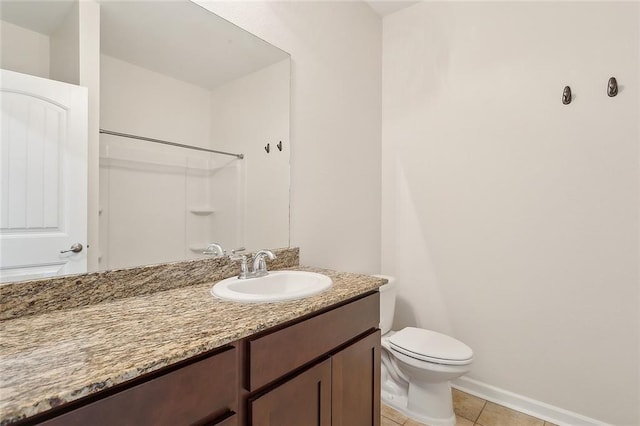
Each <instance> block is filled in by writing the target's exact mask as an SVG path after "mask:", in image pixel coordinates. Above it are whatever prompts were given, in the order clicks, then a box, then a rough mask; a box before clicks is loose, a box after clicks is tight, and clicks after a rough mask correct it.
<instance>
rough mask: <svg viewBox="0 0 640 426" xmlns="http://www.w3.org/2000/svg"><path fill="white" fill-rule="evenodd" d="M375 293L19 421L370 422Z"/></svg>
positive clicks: (375, 364)
mask: <svg viewBox="0 0 640 426" xmlns="http://www.w3.org/2000/svg"><path fill="white" fill-rule="evenodd" d="M379 300H380V299H379V293H378V292H370V293H368V294H365V295H363V296H360V297H358V298H356V299H352V300H350V301H346V302H344V303H342V304H340V305H338V306H334V307H330V308H327V309H325V310H324V311H321V312H319V313H315V314H311V315H308V316H306V317H303V318H300V319H297V320H293V321H291V322H289V323H287V324H283V325H282V326H279V327H276V328H272V329H269V330H265V331H264V332H261V333H258V334H255V335H252V336H250V337H248V338H245V339H242V340H239V341H236V342H234V343H233V344H230V345H228V346H226V347H224V348H220V349H217V350H215V351H212V352H210V353H208V354H203V355H199V356H197V357H195V358H192V359H190V360H187V361H183V362H181V363H178V364H176V365H174V366H171V367H167V368H164V369H162V370H159V371H157V372H155V373H151V374H149V375H147V376H144V377H140V378H138V379H135V380H132V381H131V382H129V383H124V384H122V385H118V386H116V387H114V388H111V389H108V390H106V391H103V392H99V393H96V394H94V395H92V396H90V397H88V398H85V399H83V400H78V401H75V402H73V403H70V404H67V405H64V406H62V407H59V408H56V409H54V410H51V411H49V412H45V413H43V414H40V415H37V416H35V417H32V418H28V419H26V420H24V421H22V422H20V424H22V425H32V424H44V425H47V426H75V425H78V426H79V425H82V426H85V425H91V426H107V425H109V426H112V425H117V426H121V425H136V426H145V425H149V426H152V425H153V426H162V425H171V426H179V425H196V426H197V425H202V426H204V425H207V426H209V425H218V426H234V425H238V426H240V425H251V426H267V425H270V426H312V425H318V426H329V425H343V426H369V425H372V426H379V424H380V330H378V328H377V327H378V323H379V309H380V302H379Z"/></svg>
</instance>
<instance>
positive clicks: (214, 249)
mask: <svg viewBox="0 0 640 426" xmlns="http://www.w3.org/2000/svg"><path fill="white" fill-rule="evenodd" d="M202 254H209V255H212V256H213V257H219V256H224V255H225V254H226V251H224V249H223V248H222V246H221V245H220V244H218V243H211V244H209V245H208V246H207V248H206V249H205V250H204V251H203V252H202Z"/></svg>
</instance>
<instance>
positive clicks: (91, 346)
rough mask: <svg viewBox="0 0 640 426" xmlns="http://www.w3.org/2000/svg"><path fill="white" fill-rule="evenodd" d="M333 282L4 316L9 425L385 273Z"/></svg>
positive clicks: (2, 409) (3, 389)
mask: <svg viewBox="0 0 640 426" xmlns="http://www.w3.org/2000/svg"><path fill="white" fill-rule="evenodd" d="M293 269H300V270H308V271H315V272H320V273H324V274H325V275H328V276H330V277H331V278H332V280H333V286H332V287H331V288H330V289H329V290H327V291H325V292H323V293H321V294H318V295H316V296H312V297H309V298H306V299H302V300H296V301H289V302H277V303H263V304H241V303H235V302H226V301H222V300H219V299H216V298H214V297H212V296H211V295H210V294H209V290H210V288H211V286H212V285H213V282H206V283H202V284H195V285H189V286H185V287H181V288H176V289H171V290H165V291H159V292H156V293H152V294H145V295H137V296H130V297H127V298H123V299H118V300H113V301H107V302H102V303H98V304H93V305H88V306H82V307H78V308H73V309H67V310H59V311H53V312H47V313H42V314H37V315H30V316H24V317H19V318H16V319H9V320H6V321H2V322H0V424H9V423H11V422H13V421H17V420H20V419H22V418H25V417H28V416H32V415H34V414H37V413H40V412H43V411H46V410H48V409H50V408H52V407H55V406H59V405H61V404H64V403H66V402H70V401H73V400H76V399H78V398H81V397H83V396H86V395H89V394H91V393H94V392H97V391H100V390H103V389H105V388H108V387H110V386H113V385H116V384H119V383H122V382H125V381H127V380H130V379H133V378H135V377H137V376H140V375H142V374H145V373H148V372H151V371H154V370H157V369H159V368H161V367H164V366H167V365H170V364H173V363H175V362H178V361H181V360H184V359H188V358H190V357H192V356H195V355H197V354H200V353H202V352H205V351H208V350H211V349H214V348H216V347H219V346H222V345H225V344H227V343H230V342H233V341H235V340H238V339H241V338H243V337H246V336H249V335H251V334H254V333H256V332H258V331H261V330H264V329H266V328H269V327H273V326H275V325H278V324H282V323H285V322H287V321H290V320H292V319H295V318H298V317H301V316H303V315H306V314H309V313H313V312H315V311H318V310H320V309H322V308H325V307H328V306H331V305H334V304H336V303H339V302H341V301H344V300H347V299H350V298H352V297H355V296H358V295H360V294H363V293H365V292H367V291H371V290H375V289H377V288H378V287H379V286H380V285H381V284H383V282H384V281H383V280H381V279H378V278H374V277H370V276H366V275H358V274H350V273H339V272H334V271H328V270H322V269H317V268H307V267H294V268H293Z"/></svg>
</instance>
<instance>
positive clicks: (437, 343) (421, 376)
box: [378, 275, 473, 426]
mask: <svg viewBox="0 0 640 426" xmlns="http://www.w3.org/2000/svg"><path fill="white" fill-rule="evenodd" d="M378 277H381V278H386V279H387V280H388V281H389V283H388V284H385V285H383V286H382V287H380V289H379V290H380V329H381V331H382V342H381V346H382V351H381V359H382V368H381V385H382V386H381V387H382V392H381V393H382V401H383V402H384V403H385V404H387V405H389V406H391V407H393V408H395V409H396V410H398V411H400V412H402V413H404V414H405V415H407V416H408V417H410V418H412V419H414V420H417V421H419V422H421V423H426V424H428V425H431V426H453V425H455V424H456V417H455V414H454V413H453V402H452V398H451V384H450V381H451V380H452V379H455V378H457V377H460V376H462V375H463V374H465V373H468V372H469V371H470V369H471V362H472V361H473V351H472V350H471V348H469V347H468V346H467V345H465V344H464V343H462V342H460V341H459V340H456V339H454V338H453V337H450V336H447V335H444V334H441V333H437V332H435V331H431V330H425V329H421V328H416V327H406V328H403V329H402V330H399V331H391V325H392V323H393V315H394V312H395V296H396V283H395V278H394V277H389V276H381V275H378Z"/></svg>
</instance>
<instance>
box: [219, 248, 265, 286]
mask: <svg viewBox="0 0 640 426" xmlns="http://www.w3.org/2000/svg"><path fill="white" fill-rule="evenodd" d="M265 257H268V258H269V259H271V260H273V259H275V258H276V255H275V254H273V252H272V251H270V250H259V251H258V252H256V254H254V255H253V264H252V265H251V268H249V266H248V264H247V256H246V255H244V254H241V255H239V256H232V257H230V259H231V260H239V261H240V273H239V274H238V279H239V280H246V279H248V278H258V277H264V276H265V275H267V274H268V273H269V272H268V271H267V261H266V260H265Z"/></svg>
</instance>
